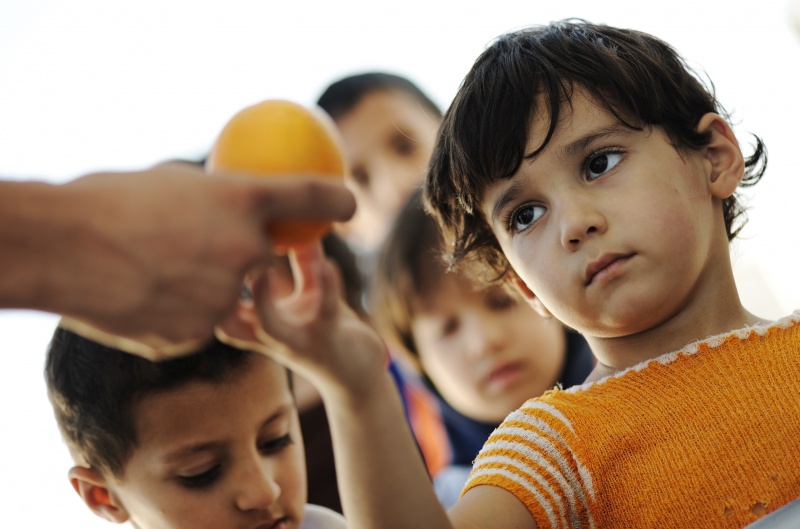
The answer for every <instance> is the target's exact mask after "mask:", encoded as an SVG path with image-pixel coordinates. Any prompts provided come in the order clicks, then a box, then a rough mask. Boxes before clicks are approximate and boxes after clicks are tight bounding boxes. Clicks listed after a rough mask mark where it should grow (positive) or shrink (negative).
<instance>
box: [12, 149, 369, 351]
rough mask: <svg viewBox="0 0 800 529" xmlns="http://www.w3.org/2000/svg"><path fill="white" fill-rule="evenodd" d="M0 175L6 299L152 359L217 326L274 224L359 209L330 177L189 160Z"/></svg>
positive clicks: (261, 257) (268, 256)
mask: <svg viewBox="0 0 800 529" xmlns="http://www.w3.org/2000/svg"><path fill="white" fill-rule="evenodd" d="M0 185H2V189H0V191H2V192H0V212H2V213H0V226H5V227H8V228H2V229H0V249H2V251H0V271H3V277H2V278H0V306H2V307H16V308H32V309H38V310H45V311H49V312H55V313H59V314H62V315H64V316H65V318H64V321H63V324H64V325H66V326H69V327H71V328H73V329H74V330H76V331H78V332H81V333H82V334H88V335H89V337H90V338H94V339H97V340H99V341H102V342H103V343H106V344H107V345H111V346H114V347H119V348H122V349H124V350H127V351H129V352H132V353H136V354H140V355H142V356H145V357H147V358H150V359H161V358H165V357H169V356H174V355H178V354H183V353H186V352H189V351H191V350H193V349H195V348H196V347H198V346H199V345H200V344H201V343H202V342H204V341H206V340H208V339H209V338H210V337H211V336H212V335H213V332H214V327H215V326H216V325H217V323H218V322H220V321H221V320H223V319H225V318H226V317H227V316H228V314H229V313H230V312H231V311H233V310H234V308H235V307H236V302H237V299H238V297H239V292H240V287H241V284H242V280H243V277H244V275H245V274H246V273H247V272H248V271H249V270H252V269H254V268H257V267H263V266H264V265H268V264H269V263H270V262H271V261H272V259H273V257H274V253H273V249H272V246H271V244H270V241H269V239H268V237H267V236H266V235H265V231H264V225H265V223H268V222H269V221H270V220H272V219H277V218H303V219H310V220H330V221H344V220H347V219H348V218H349V217H350V216H351V215H352V213H353V211H354V208H355V203H354V200H353V197H352V195H351V194H350V193H349V192H348V191H347V190H346V189H345V188H344V187H343V186H341V185H339V184H335V183H331V182H330V181H324V180H316V179H313V178H307V179H300V178H297V177H292V178H291V179H286V180H279V179H277V180H276V179H271V180H268V181H267V180H258V179H253V178H249V177H235V176H230V175H226V176H224V177H220V176H218V175H214V176H210V175H207V174H206V173H204V172H203V171H202V170H201V169H200V168H198V167H195V166H193V165H191V164H184V163H170V164H165V165H160V166H156V167H154V168H152V169H149V170H145V171H141V172H137V173H100V174H92V175H88V176H84V177H82V178H79V179H77V180H74V181H72V182H70V183H67V184H64V185H61V186H49V185H46V184H37V183H2V184H0ZM11 227H13V232H12V228H11ZM4 232H5V233H4ZM3 256H5V257H3Z"/></svg>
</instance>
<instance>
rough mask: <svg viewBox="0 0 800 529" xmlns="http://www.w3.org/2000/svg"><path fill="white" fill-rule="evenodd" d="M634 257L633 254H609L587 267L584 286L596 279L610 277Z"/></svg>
mask: <svg viewBox="0 0 800 529" xmlns="http://www.w3.org/2000/svg"><path fill="white" fill-rule="evenodd" d="M631 257H633V254H619V253H607V254H603V255H601V256H600V258H599V259H596V260H594V261H592V262H591V263H589V264H588V265H587V266H586V272H585V275H584V280H585V283H584V286H589V285H590V284H592V283H593V282H594V281H595V280H596V278H598V277H602V276H605V275H610V273H611V272H613V271H614V270H615V269H617V267H618V266H620V265H621V264H622V263H624V262H626V261H627V260H628V259H630V258H631Z"/></svg>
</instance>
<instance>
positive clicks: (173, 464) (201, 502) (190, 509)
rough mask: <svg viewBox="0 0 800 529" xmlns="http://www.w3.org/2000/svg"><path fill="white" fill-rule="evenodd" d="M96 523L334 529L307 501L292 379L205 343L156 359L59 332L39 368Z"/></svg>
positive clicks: (75, 478)
mask: <svg viewBox="0 0 800 529" xmlns="http://www.w3.org/2000/svg"><path fill="white" fill-rule="evenodd" d="M45 374H46V379H47V386H48V392H49V395H50V399H51V401H52V403H53V407H54V410H55V415H56V419H57V422H58V425H59V428H60V430H61V432H62V434H63V436H64V439H65V440H66V442H67V446H68V447H69V450H70V453H71V454H72V457H73V459H74V461H75V465H76V466H74V467H73V468H72V469H71V470H70V471H69V478H70V481H71V483H72V486H73V487H74V488H75V491H76V492H77V493H78V494H79V495H80V496H81V499H83V501H84V502H85V503H86V505H87V506H88V507H89V509H91V510H92V512H94V513H95V514H96V515H98V516H100V517H102V518H104V519H106V520H108V521H111V522H116V523H123V522H126V521H129V522H130V523H131V524H132V525H133V526H134V527H137V528H138V529H155V528H162V529H163V528H172V529H178V528H186V529H199V528H203V527H208V528H221V527H225V528H233V527H248V528H270V529H290V528H294V529H300V528H303V529H311V528H320V529H323V528H328V529H334V528H336V529H343V528H344V527H345V524H344V520H343V519H341V517H340V516H339V515H338V514H336V513H334V512H333V511H330V510H328V509H324V508H322V507H318V506H312V505H306V475H305V459H304V454H303V440H302V436H301V434H300V426H299V420H298V416H297V408H296V405H295V402H294V397H293V395H292V390H291V375H290V373H289V372H288V370H286V369H285V368H284V367H283V366H281V365H280V364H277V363H276V362H274V361H273V360H271V359H269V358H267V357H265V356H263V355H260V354H257V353H251V352H248V351H243V350H239V349H235V348H233V347H230V346H227V345H224V344H221V343H219V342H214V343H212V344H210V345H209V346H208V347H206V348H205V349H203V350H202V351H200V352H198V353H196V354H192V355H190V356H186V357H182V358H178V359H173V360H169V361H165V362H160V363H155V362H151V361H149V360H146V359H144V358H141V357H138V356H134V355H131V354H128V353H124V352H122V351H118V350H115V349H111V348H108V347H105V346H102V345H99V344H97V343H95V342H93V341H91V340H88V339H86V338H83V337H81V336H78V335H76V334H74V333H72V332H70V331H67V330H65V329H57V330H56V332H55V335H54V337H53V340H52V343H51V345H50V348H49V351H48V356H47V366H46V370H45Z"/></svg>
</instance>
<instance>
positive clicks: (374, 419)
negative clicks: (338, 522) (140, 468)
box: [222, 247, 536, 529]
mask: <svg viewBox="0 0 800 529" xmlns="http://www.w3.org/2000/svg"><path fill="white" fill-rule="evenodd" d="M291 257H292V265H293V270H294V272H295V279H294V284H295V285H297V288H296V289H295V291H294V294H292V295H291V296H288V297H284V298H281V299H274V293H275V292H280V291H285V288H283V287H281V286H280V283H281V282H282V281H286V278H281V277H278V275H277V274H274V273H267V274H265V275H264V276H262V277H261V278H260V279H258V280H257V281H256V282H255V284H254V285H253V291H254V298H255V306H252V305H251V306H247V307H241V309H240V311H239V312H238V314H237V315H236V320H237V322H236V323H232V324H231V325H229V326H228V327H226V329H227V330H228V331H230V332H231V334H228V335H226V336H223V337H222V338H223V339H224V340H225V341H228V342H229V343H232V344H234V345H237V346H240V347H241V346H245V347H247V346H250V348H254V347H255V348H256V349H257V350H259V351H260V352H263V353H264V354H268V355H269V356H271V357H273V358H275V359H276V360H278V361H279V362H282V363H284V364H286V365H287V366H289V367H290V368H291V369H292V370H294V371H296V372H298V373H299V374H301V375H302V376H304V377H306V378H307V379H308V380H309V381H311V382H312V383H313V384H314V386H315V387H317V388H318V389H319V391H320V394H321V395H322V399H323V401H324V402H325V407H326V410H327V413H328V420H329V423H330V425H331V435H332V439H333V445H334V455H335V458H336V465H337V468H340V469H346V471H342V472H340V473H339V474H338V479H339V490H340V494H341V497H342V502H343V507H344V512H345V516H346V517H347V520H348V525H349V527H351V528H353V529H395V528H397V529H400V528H403V529H407V528H408V527H425V528H426V529H440V528H441V529H453V528H455V529H489V528H504V527H508V528H512V527H513V528H515V529H535V528H536V524H535V523H534V520H533V518H532V517H531V515H530V513H528V511H527V509H526V508H525V507H524V506H523V504H522V503H521V502H520V501H519V500H517V499H516V498H515V497H514V496H513V495H512V494H511V493H509V492H506V491H504V490H501V489H499V488H496V487H489V486H482V487H476V488H475V489H472V490H471V491H470V492H468V493H467V494H466V495H465V496H464V497H463V498H462V500H461V501H459V502H458V503H457V504H456V505H455V506H454V507H453V508H452V509H451V510H450V512H449V513H446V512H445V511H444V508H443V507H442V506H441V504H440V503H439V501H438V499H437V498H436V495H435V493H434V490H433V486H432V485H431V482H430V478H429V477H428V474H427V471H426V469H425V466H424V463H423V461H422V459H421V457H420V455H419V451H418V450H417V448H416V445H415V444H414V441H413V437H412V434H411V432H410V430H409V428H408V426H407V423H406V421H405V418H404V415H403V408H402V403H401V400H400V397H399V395H398V393H397V390H396V387H395V385H394V383H393V382H392V380H391V378H390V376H389V374H388V373H387V370H386V367H385V366H386V354H387V353H386V348H385V346H384V344H383V342H382V340H381V339H380V338H379V337H378V335H377V334H376V333H375V332H374V331H373V329H372V328H371V327H370V326H369V325H368V324H366V323H364V322H363V321H362V320H361V319H360V318H358V316H357V315H355V314H354V313H352V312H351V311H350V309H349V308H348V307H347V306H346V305H345V304H344V303H343V302H341V300H340V296H339V295H338V294H337V290H338V289H339V288H340V285H339V283H338V277H337V274H336V271H335V268H334V265H333V264H332V263H330V262H326V261H325V259H324V256H323V255H322V250H321V249H320V248H312V247H309V248H303V249H297V251H296V252H294V254H292V255H291ZM257 343H258V344H261V345H255V344H257Z"/></svg>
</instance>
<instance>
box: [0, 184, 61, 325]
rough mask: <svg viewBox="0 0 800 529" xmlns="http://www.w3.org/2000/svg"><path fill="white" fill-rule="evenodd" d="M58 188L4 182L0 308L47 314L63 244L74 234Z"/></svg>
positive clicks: (1, 192)
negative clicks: (60, 212) (62, 215)
mask: <svg viewBox="0 0 800 529" xmlns="http://www.w3.org/2000/svg"><path fill="white" fill-rule="evenodd" d="M57 193H58V188H57V186H54V185H50V184H45V183H41V182H0V307H2V308H23V309H41V310H47V309H48V305H49V303H51V302H52V297H51V296H52V295H54V294H55V292H54V286H55V285H54V283H55V282H56V281H57V280H58V277H57V276H58V274H54V273H53V272H54V269H55V266H56V265H57V263H55V262H54V260H55V259H56V258H57V255H58V253H59V252H58V248H57V246H58V244H59V242H60V241H63V240H64V236H63V235H64V233H65V232H66V231H68V230H69V229H70V226H69V219H64V218H59V215H58V210H59V206H58V201H57V200H56V199H55V196H56V194H57Z"/></svg>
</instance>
